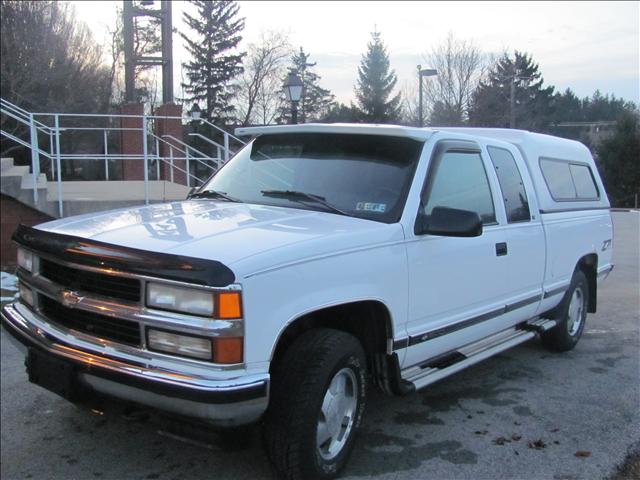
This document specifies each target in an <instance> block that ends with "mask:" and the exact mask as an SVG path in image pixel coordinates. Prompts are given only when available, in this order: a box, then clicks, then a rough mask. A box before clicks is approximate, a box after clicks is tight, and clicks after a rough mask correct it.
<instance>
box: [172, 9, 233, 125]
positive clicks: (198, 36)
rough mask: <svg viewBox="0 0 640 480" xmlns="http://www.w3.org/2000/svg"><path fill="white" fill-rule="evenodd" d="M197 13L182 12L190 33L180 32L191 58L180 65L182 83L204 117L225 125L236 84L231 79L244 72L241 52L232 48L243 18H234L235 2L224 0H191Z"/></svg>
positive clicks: (230, 116) (229, 118)
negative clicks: (184, 81) (182, 76)
mask: <svg viewBox="0 0 640 480" xmlns="http://www.w3.org/2000/svg"><path fill="white" fill-rule="evenodd" d="M190 3H192V4H193V5H195V6H196V8H197V10H198V15H196V16H191V15H189V14H188V13H186V12H184V13H183V15H184V20H185V22H186V23H187V25H188V26H189V27H190V28H191V30H192V31H193V33H189V34H185V33H181V34H180V35H181V36H182V38H183V39H184V41H185V45H186V49H187V51H188V52H189V53H190V54H191V61H189V62H186V63H184V64H183V67H184V69H185V72H186V75H187V78H188V83H183V84H182V86H183V87H184V89H185V92H186V93H187V94H188V95H189V96H187V97H186V98H185V100H186V101H188V102H192V101H193V102H204V106H203V105H200V107H201V108H202V110H203V114H204V115H205V117H206V118H207V119H209V120H210V121H213V122H214V123H218V124H225V123H227V122H229V121H230V120H233V119H234V115H233V113H234V111H235V107H234V106H233V105H232V104H231V99H232V98H233V96H234V95H235V94H236V92H237V90H238V86H237V85H236V84H234V83H233V80H234V79H235V78H236V77H237V76H238V75H240V74H241V73H242V72H243V68H242V58H243V56H244V54H243V53H238V52H237V51H235V48H236V47H237V45H238V43H239V42H240V40H242V36H241V35H240V32H241V31H242V29H243V28H244V18H237V15H238V10H239V7H238V4H237V3H236V2H233V1H232V2H226V1H214V2H210V1H202V0H191V2H190Z"/></svg>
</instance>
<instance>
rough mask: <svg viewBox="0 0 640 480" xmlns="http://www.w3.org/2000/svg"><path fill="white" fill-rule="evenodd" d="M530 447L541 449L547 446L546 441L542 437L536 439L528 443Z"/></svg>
mask: <svg viewBox="0 0 640 480" xmlns="http://www.w3.org/2000/svg"><path fill="white" fill-rule="evenodd" d="M528 446H529V448H534V449H536V450H541V449H543V448H545V447H546V446H547V444H546V443H544V441H543V440H542V439H539V440H536V441H534V442H529V443H528Z"/></svg>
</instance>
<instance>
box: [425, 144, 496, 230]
mask: <svg viewBox="0 0 640 480" xmlns="http://www.w3.org/2000/svg"><path fill="white" fill-rule="evenodd" d="M436 161H437V164H436V165H435V168H434V169H433V170H432V172H431V177H432V178H431V179H430V181H429V188H428V189H427V191H426V198H424V197H423V199H422V204H423V205H424V213H425V214H426V215H427V216H428V215H431V212H432V210H433V209H434V207H448V208H456V209H459V210H468V211H471V212H476V213H477V214H478V215H479V216H480V218H481V219H482V223H483V224H485V225H486V224H491V223H495V222H496V215H495V209H494V206H493V198H492V196H491V188H490V187H489V180H488V179H487V174H486V171H485V169H484V164H483V163H482V158H481V157H480V153H478V152H466V151H448V152H445V153H444V154H442V155H441V156H440V157H439V158H438V159H437V160H436Z"/></svg>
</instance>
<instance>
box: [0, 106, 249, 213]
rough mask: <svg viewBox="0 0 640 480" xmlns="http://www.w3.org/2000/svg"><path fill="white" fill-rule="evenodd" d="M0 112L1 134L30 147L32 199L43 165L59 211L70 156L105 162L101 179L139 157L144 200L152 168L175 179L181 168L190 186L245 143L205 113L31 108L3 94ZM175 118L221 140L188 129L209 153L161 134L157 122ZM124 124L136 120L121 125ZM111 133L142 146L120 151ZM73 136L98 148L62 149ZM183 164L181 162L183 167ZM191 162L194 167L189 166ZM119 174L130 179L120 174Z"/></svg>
mask: <svg viewBox="0 0 640 480" xmlns="http://www.w3.org/2000/svg"><path fill="white" fill-rule="evenodd" d="M0 113H1V115H2V117H4V118H3V128H2V129H0V135H2V136H3V137H5V138H6V139H8V140H11V141H12V142H15V143H17V144H19V145H22V146H23V147H26V148H28V149H29V150H30V154H31V168H30V175H31V177H32V182H31V185H32V189H33V201H34V203H35V204H36V205H37V204H38V178H39V176H40V174H41V172H42V171H43V170H44V172H45V174H46V175H47V178H48V179H50V180H52V181H55V182H56V183H57V190H56V193H57V203H58V214H59V216H60V217H63V216H64V208H63V185H62V182H63V166H64V165H65V162H71V161H74V160H87V161H90V162H94V161H95V162H103V163H104V181H110V180H111V179H113V176H114V175H113V171H112V164H113V163H114V162H120V166H121V168H122V169H123V170H124V169H125V164H124V163H122V162H123V161H139V162H142V163H143V177H144V198H145V204H148V203H149V181H150V180H152V179H150V173H152V174H153V175H152V177H155V179H156V180H160V179H163V180H167V181H170V182H174V180H175V174H176V173H177V172H180V174H181V175H184V178H185V180H186V185H187V186H188V187H191V186H192V185H194V186H197V185H199V184H201V183H202V182H203V181H204V180H206V179H207V178H208V177H210V176H211V174H213V173H215V172H216V171H217V170H218V169H219V168H220V167H221V166H222V165H224V163H226V162H227V161H228V160H229V159H230V158H231V157H232V156H233V155H234V153H235V151H234V150H232V149H231V147H230V145H231V144H232V143H233V144H234V145H235V146H236V148H238V147H241V146H243V145H244V144H245V142H243V141H242V140H240V139H239V138H237V137H235V136H233V135H232V134H230V133H228V132H227V131H225V130H224V129H222V128H220V127H218V126H217V125H214V124H212V123H211V122H209V121H207V120H206V119H198V120H196V119H193V118H191V117H186V116H180V117H172V116H161V115H124V114H76V113H31V112H28V111H26V110H24V109H23V108H21V107H19V106H17V105H14V104H13V103H11V102H8V101H7V100H4V99H0ZM176 120H178V121H179V122H180V123H181V124H182V125H183V126H184V125H186V124H188V123H194V122H199V124H200V125H203V126H204V128H208V130H209V131H210V132H211V133H212V134H213V135H217V136H218V138H220V137H221V138H222V143H220V142H217V141H215V140H213V139H212V138H209V137H207V136H205V135H202V134H201V133H190V134H189V137H190V138H194V139H196V138H197V139H199V141H200V143H203V142H204V145H206V148H207V149H212V150H213V152H214V153H212V154H207V153H206V152H204V151H203V150H202V149H200V148H196V147H195V146H193V145H191V144H189V143H187V142H185V141H184V140H183V139H180V138H176V137H175V136H172V135H162V136H160V135H158V134H157V133H156V132H157V130H158V128H157V127H158V125H159V124H160V122H163V121H164V122H169V121H176ZM96 123H101V124H102V125H98V126H95V124H96ZM5 124H10V125H11V126H12V127H13V129H12V130H10V129H9V128H7V129H6V130H5V128H4V126H5ZM123 124H129V125H134V126H133V127H131V126H123ZM138 125H139V126H138ZM113 135H120V136H123V135H126V136H127V141H129V142H134V141H136V139H137V141H139V145H138V147H141V148H138V149H137V150H141V151H138V152H133V153H132V151H131V150H136V149H133V148H129V149H127V148H124V150H129V151H128V152H127V151H125V152H122V151H118V150H122V149H118V148H115V149H114V148H113V142H110V140H113ZM138 135H139V137H138ZM74 136H75V137H76V138H77V137H78V136H84V138H81V140H80V141H84V143H85V144H90V146H91V147H94V148H93V149H94V150H97V151H93V152H91V151H87V152H86V153H85V152H81V153H80V152H77V149H76V151H63V149H64V148H65V147H64V144H65V141H66V144H67V148H68V144H69V143H72V140H73V137H74ZM88 136H93V138H92V139H91V141H88V139H87V137H88ZM43 141H44V144H45V145H46V144H48V145H47V146H48V149H47V148H46V147H45V148H42V147H41V143H43ZM76 143H77V140H76ZM122 143H123V142H122V141H121V144H122ZM43 146H44V145H43ZM203 148H204V147H203ZM84 150H91V149H87V148H86V145H85V148H84ZM114 150H115V151H114ZM43 165H44V168H43ZM152 165H154V166H155V169H153V167H152ZM162 165H167V166H168V168H167V169H165V171H166V170H168V177H169V178H161V177H162V174H161V166H162ZM181 165H184V167H182V166H181ZM194 165H195V167H194V168H192V166H194ZM199 166H200V167H199ZM202 166H203V167H202ZM198 169H199V170H201V171H204V173H205V175H204V178H203V175H198ZM152 170H155V171H152ZM94 180H95V179H94ZM100 180H102V179H100ZM123 180H128V179H127V178H123Z"/></svg>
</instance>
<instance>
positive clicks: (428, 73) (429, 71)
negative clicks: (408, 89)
mask: <svg viewBox="0 0 640 480" xmlns="http://www.w3.org/2000/svg"><path fill="white" fill-rule="evenodd" d="M435 75H438V71H437V70H435V69H433V68H425V69H424V70H423V69H422V65H418V98H419V104H418V126H419V127H423V126H424V125H423V124H424V122H423V121H422V77H433V76H435Z"/></svg>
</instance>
